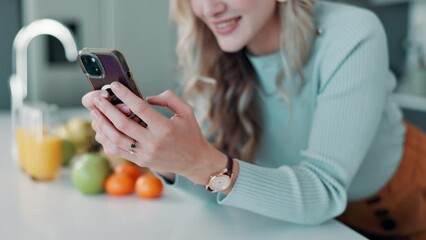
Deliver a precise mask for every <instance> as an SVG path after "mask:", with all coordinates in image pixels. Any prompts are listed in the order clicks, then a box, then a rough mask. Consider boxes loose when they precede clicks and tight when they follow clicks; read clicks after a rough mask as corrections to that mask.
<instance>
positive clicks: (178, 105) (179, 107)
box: [147, 90, 192, 115]
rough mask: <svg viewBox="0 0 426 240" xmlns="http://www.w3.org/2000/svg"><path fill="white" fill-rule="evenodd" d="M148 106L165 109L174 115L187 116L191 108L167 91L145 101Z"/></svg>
mask: <svg viewBox="0 0 426 240" xmlns="http://www.w3.org/2000/svg"><path fill="white" fill-rule="evenodd" d="M147 101H148V102H149V103H150V104H153V105H157V106H162V107H167V108H168V109H170V110H172V111H173V112H174V113H176V114H184V115H185V114H188V113H190V112H192V107H191V105H189V104H188V103H187V102H185V101H184V100H183V99H182V98H180V97H179V96H178V95H176V94H175V93H174V92H173V91H171V90H167V91H164V92H163V93H161V94H159V95H157V96H151V97H149V98H148V99H147Z"/></svg>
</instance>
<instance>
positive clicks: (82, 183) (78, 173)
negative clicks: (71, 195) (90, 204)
mask: <svg viewBox="0 0 426 240" xmlns="http://www.w3.org/2000/svg"><path fill="white" fill-rule="evenodd" d="M110 171H111V167H110V164H109V162H108V159H107V158H106V157H105V156H102V155H100V154H98V153H85V154H82V155H81V156H80V157H79V159H78V160H77V161H76V162H75V164H74V166H73V168H72V176H71V178H72V182H73V183H74V185H75V186H76V187H77V189H78V190H80V192H82V193H84V194H96V193H100V192H102V191H103V189H104V182H105V180H106V178H107V177H108V175H109V174H110Z"/></svg>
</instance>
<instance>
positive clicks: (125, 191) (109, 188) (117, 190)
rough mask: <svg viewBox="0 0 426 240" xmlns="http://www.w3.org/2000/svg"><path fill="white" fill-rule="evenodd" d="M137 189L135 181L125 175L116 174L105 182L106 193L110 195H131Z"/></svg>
mask: <svg viewBox="0 0 426 240" xmlns="http://www.w3.org/2000/svg"><path fill="white" fill-rule="evenodd" d="M134 188H135V181H134V180H133V179H132V177H131V176H129V175H127V174H125V173H114V174H111V175H110V176H108V178H107V180H106V181H105V191H106V192H107V193H108V194H110V195H115V196H122V195H129V194H131V193H132V192H133V190H134Z"/></svg>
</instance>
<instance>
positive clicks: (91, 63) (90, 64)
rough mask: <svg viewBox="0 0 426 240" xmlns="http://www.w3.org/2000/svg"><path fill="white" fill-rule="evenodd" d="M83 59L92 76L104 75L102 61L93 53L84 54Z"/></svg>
mask: <svg viewBox="0 0 426 240" xmlns="http://www.w3.org/2000/svg"><path fill="white" fill-rule="evenodd" d="M81 61H82V62H83V65H84V67H85V68H86V70H87V73H88V74H89V75H91V76H92V77H100V76H102V71H101V67H100V62H99V60H98V59H97V58H95V57H93V56H91V55H83V56H81Z"/></svg>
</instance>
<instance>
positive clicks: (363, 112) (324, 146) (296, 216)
mask: <svg viewBox="0 0 426 240" xmlns="http://www.w3.org/2000/svg"><path fill="white" fill-rule="evenodd" d="M316 21H317V25H318V27H319V28H321V29H322V31H323V34H322V35H321V36H319V37H318V38H317V40H316V42H315V45H314V48H313V53H312V56H311V59H310V60H309V62H308V63H307V64H306V66H305V67H304V77H305V81H306V82H305V84H304V85H303V88H302V90H301V91H300V92H299V93H296V92H294V91H292V90H291V89H294V88H291V85H290V84H289V83H286V84H285V88H286V89H290V90H289V91H290V94H291V103H288V102H285V101H284V100H283V98H282V96H281V95H280V93H278V92H277V91H276V89H277V88H276V84H275V79H276V76H277V74H278V72H279V71H280V69H282V62H281V59H280V55H279V54H278V53H277V54H272V55H269V56H261V57H253V56H250V60H251V63H252V64H253V66H254V68H255V70H256V72H257V73H258V76H259V83H258V87H259V94H258V96H257V98H258V102H259V106H260V109H262V117H263V125H262V126H263V129H262V131H263V135H262V138H261V143H260V147H259V150H258V153H257V156H256V163H255V164H249V163H246V162H244V161H239V165H240V171H239V175H238V178H237V181H236V183H235V185H234V187H233V189H232V190H231V192H230V193H229V194H228V195H227V196H225V195H223V194H217V202H218V203H219V204H223V205H228V206H233V207H238V208H242V209H247V210H249V211H253V212H257V213H259V214H262V215H265V216H269V217H273V218H277V219H282V220H286V221H289V222H294V223H302V224H317V223H321V222H323V221H326V220H329V219H331V218H333V217H335V216H337V215H339V214H341V213H342V212H343V211H344V209H345V207H346V204H347V201H348V200H351V199H359V198H364V197H367V196H369V195H371V194H373V193H374V192H376V191H378V190H379V189H380V188H381V187H382V186H384V184H385V183H386V182H387V181H388V179H389V178H390V177H391V176H392V174H393V173H394V172H395V170H396V168H397V166H398V163H399V160H400V158H401V155H402V145H403V141H404V135H405V129H404V126H403V124H402V122H401V119H402V115H401V112H400V110H399V109H398V107H397V106H396V105H395V104H394V103H392V102H391V100H390V99H389V96H390V94H391V92H392V91H393V89H394V87H395V79H394V77H393V75H392V74H391V72H390V71H389V68H388V65H389V60H388V54H387V51H388V49H387V42H386V36H385V32H384V30H383V27H382V25H381V23H380V21H379V20H378V18H377V17H376V16H375V15H374V14H373V13H371V12H370V11H368V10H364V9H360V8H356V7H352V6H347V5H342V4H336V3H327V2H319V3H318V4H317V8H316ZM296 82H297V79H296ZM289 104H291V107H290V105H289ZM175 185H176V186H178V187H181V188H183V189H186V190H189V191H192V192H197V194H198V195H200V196H202V195H203V196H204V194H205V192H206V191H205V190H204V189H202V188H201V187H200V186H194V185H193V184H188V180H187V179H185V178H183V177H180V176H178V177H177V179H176V182H175ZM202 192H204V193H202ZM207 198H208V197H207Z"/></svg>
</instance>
